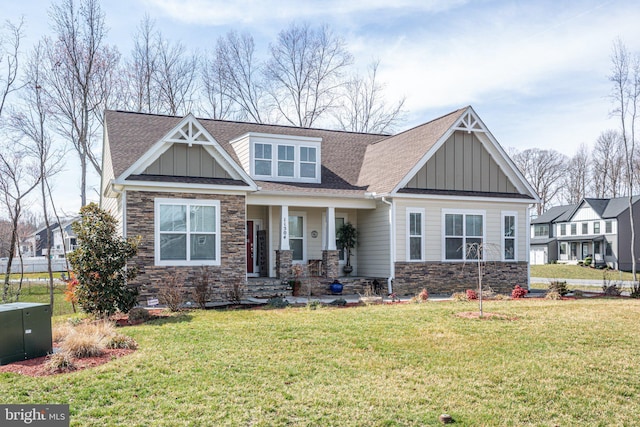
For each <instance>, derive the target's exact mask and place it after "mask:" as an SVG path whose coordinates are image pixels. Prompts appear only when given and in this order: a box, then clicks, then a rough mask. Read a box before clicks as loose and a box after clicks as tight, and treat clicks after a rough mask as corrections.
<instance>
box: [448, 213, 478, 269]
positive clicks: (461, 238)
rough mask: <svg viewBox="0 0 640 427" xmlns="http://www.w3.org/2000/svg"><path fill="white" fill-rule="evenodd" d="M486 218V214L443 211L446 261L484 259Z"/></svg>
mask: <svg viewBox="0 0 640 427" xmlns="http://www.w3.org/2000/svg"><path fill="white" fill-rule="evenodd" d="M484 217H485V214H484V212H466V211H447V210H444V211H443V227H442V228H443V230H444V236H443V239H444V244H443V245H442V246H443V259H444V260H446V261H456V260H458V261H465V260H470V259H478V257H480V258H481V259H482V258H484V257H483V251H482V244H483V242H484Z"/></svg>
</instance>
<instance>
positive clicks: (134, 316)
mask: <svg viewBox="0 0 640 427" xmlns="http://www.w3.org/2000/svg"><path fill="white" fill-rule="evenodd" d="M150 318H151V314H149V311H147V310H146V309H145V308H142V307H134V308H132V309H131V310H129V322H132V323H133V322H138V321H142V322H146V321H147V320H149V319H150Z"/></svg>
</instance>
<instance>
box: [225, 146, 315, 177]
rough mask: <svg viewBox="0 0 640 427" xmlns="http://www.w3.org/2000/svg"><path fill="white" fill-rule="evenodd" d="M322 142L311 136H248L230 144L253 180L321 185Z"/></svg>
mask: <svg viewBox="0 0 640 427" xmlns="http://www.w3.org/2000/svg"><path fill="white" fill-rule="evenodd" d="M321 141H322V140H321V139H320V138H315V137H308V136H292V135H273V134H266V133H248V134H245V135H243V136H241V137H239V138H238V139H236V140H234V141H231V144H232V146H233V147H234V149H235V150H236V153H237V154H238V157H239V158H240V161H241V162H242V164H243V167H245V170H248V171H249V173H250V175H251V177H252V178H254V179H258V180H263V181H280V182H307V183H316V184H319V183H320V159H321V144H320V143H321ZM247 154H249V155H248V156H247Z"/></svg>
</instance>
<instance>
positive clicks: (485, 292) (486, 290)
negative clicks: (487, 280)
mask: <svg viewBox="0 0 640 427" xmlns="http://www.w3.org/2000/svg"><path fill="white" fill-rule="evenodd" d="M495 296H496V293H495V292H494V291H493V289H491V287H490V286H483V287H482V298H484V299H491V298H495Z"/></svg>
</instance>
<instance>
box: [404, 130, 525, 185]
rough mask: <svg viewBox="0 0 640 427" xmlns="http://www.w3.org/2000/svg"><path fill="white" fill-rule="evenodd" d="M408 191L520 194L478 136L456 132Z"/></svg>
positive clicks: (420, 171) (413, 181) (418, 173)
mask: <svg viewBox="0 0 640 427" xmlns="http://www.w3.org/2000/svg"><path fill="white" fill-rule="evenodd" d="M406 188H419V189H436V190H458V191H485V192H499V193H518V190H517V189H516V187H515V186H514V185H513V183H512V182H511V181H510V180H509V178H508V177H507V176H506V175H505V173H504V172H503V171H502V169H501V168H500V166H499V165H498V164H497V163H496V162H495V160H494V159H493V158H492V157H491V154H489V152H488V151H487V150H486V149H485V148H484V145H483V144H482V142H481V141H480V140H479V139H478V138H477V136H476V135H475V134H474V133H467V132H462V131H456V132H454V133H453V134H452V135H451V136H450V137H449V139H448V140H447V141H446V142H445V143H444V144H443V145H442V146H441V147H440V148H439V149H438V151H436V153H435V154H434V155H433V156H432V157H431V158H430V159H429V161H427V163H426V164H425V165H424V166H423V167H422V168H421V169H420V170H419V171H418V172H417V173H416V174H415V176H414V177H413V178H412V179H411V180H410V181H409V182H408V183H407V185H406Z"/></svg>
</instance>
